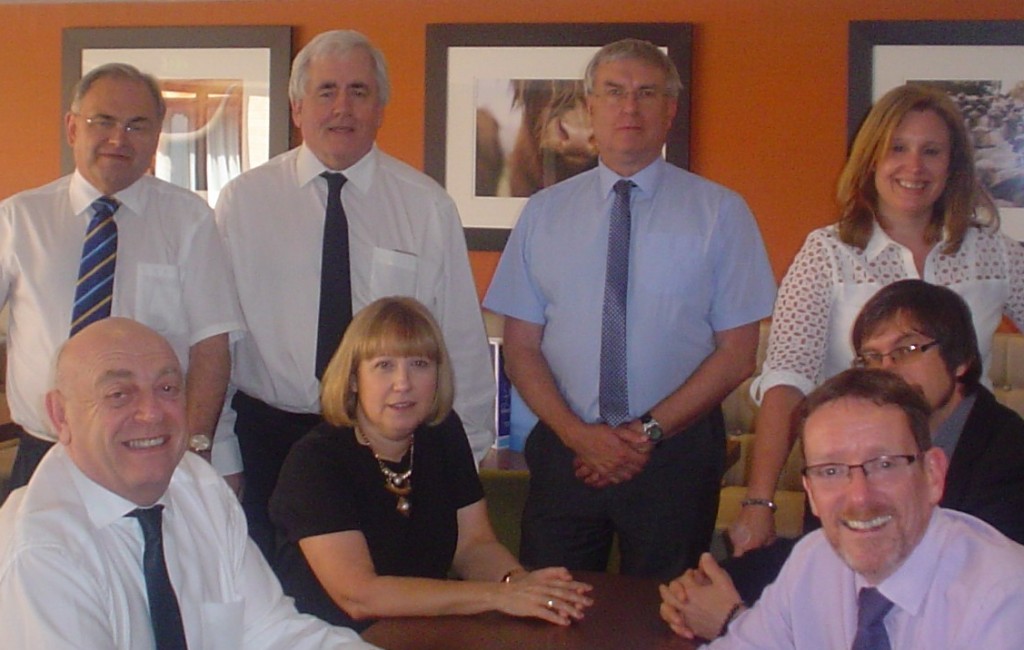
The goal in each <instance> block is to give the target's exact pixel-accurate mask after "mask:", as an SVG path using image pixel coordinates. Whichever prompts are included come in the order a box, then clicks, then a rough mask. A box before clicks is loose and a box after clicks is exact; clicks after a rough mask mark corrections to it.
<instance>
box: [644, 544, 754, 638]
mask: <svg viewBox="0 0 1024 650" xmlns="http://www.w3.org/2000/svg"><path fill="white" fill-rule="evenodd" d="M658 589H659V591H660V592H661V600H662V602H661V609H660V613H661V618H662V619H664V621H665V622H666V623H668V625H669V627H670V628H672V631H674V632H675V633H676V634H678V635H680V636H682V637H685V638H687V639H693V638H696V637H700V638H703V639H709V640H710V639H714V638H716V637H717V636H718V635H719V633H720V632H721V631H722V627H723V626H724V625H725V620H726V618H727V617H728V616H729V613H730V612H731V611H732V610H733V607H734V606H735V605H736V604H737V603H739V602H741V601H742V598H740V595H739V592H738V591H736V587H735V586H734V585H733V583H732V579H731V578H730V577H729V574H728V573H726V572H725V570H724V569H722V567H720V566H719V565H718V563H717V562H715V560H714V558H712V557H711V554H710V553H704V554H703V555H701V556H700V565H699V566H698V568H696V569H688V570H687V571H686V572H685V573H684V574H683V575H681V576H679V577H678V578H676V579H675V580H673V581H672V582H670V583H669V584H667V585H660V586H659V587H658Z"/></svg>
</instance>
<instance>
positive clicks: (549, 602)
mask: <svg viewBox="0 0 1024 650" xmlns="http://www.w3.org/2000/svg"><path fill="white" fill-rule="evenodd" d="M554 608H555V601H554V599H553V598H552V599H550V600H548V609H554Z"/></svg>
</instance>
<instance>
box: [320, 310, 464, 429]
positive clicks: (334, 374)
mask: <svg viewBox="0 0 1024 650" xmlns="http://www.w3.org/2000/svg"><path fill="white" fill-rule="evenodd" d="M383 354H388V355H395V356H399V357H426V358H428V359H430V360H431V361H433V362H434V363H435V364H436V366H437V390H436V391H435V393H434V403H433V405H432V407H431V409H430V413H429V414H428V415H427V423H428V424H431V425H436V424H440V423H441V421H442V420H444V419H445V418H446V417H448V413H449V412H450V411H451V409H452V401H453V399H454V397H455V379H454V376H453V374H452V364H451V361H450V360H449V358H448V350H447V349H446V348H445V345H444V338H443V336H442V335H441V328H440V327H438V325H437V321H435V320H434V317H433V316H431V315H430V312H429V311H427V308H426V307H424V306H423V305H422V304H421V303H420V302H419V301H417V300H414V299H413V298H406V297H399V296H392V297H390V298H381V299H380V300H376V301H374V302H372V303H370V304H369V305H367V306H366V307H365V308H364V309H363V310H362V311H360V312H359V313H358V314H356V316H355V318H353V319H352V323H351V324H350V325H349V326H348V329H347V330H345V336H344V337H342V339H341V345H340V346H338V350H337V351H336V352H335V353H334V356H333V357H331V362H330V363H329V364H328V365H327V370H325V371H324V378H323V383H322V385H321V386H320V406H321V409H322V410H323V416H324V419H325V420H326V421H327V422H329V423H330V424H333V425H334V426H347V427H351V426H355V423H356V404H357V403H358V395H357V394H356V390H355V389H356V387H355V382H356V371H357V370H358V369H359V364H360V363H361V362H363V361H365V360H367V359H372V358H374V357H377V356H380V355H383Z"/></svg>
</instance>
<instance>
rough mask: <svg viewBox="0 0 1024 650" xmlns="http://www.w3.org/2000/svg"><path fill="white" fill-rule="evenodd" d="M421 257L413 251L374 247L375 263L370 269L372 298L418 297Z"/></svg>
mask: <svg viewBox="0 0 1024 650" xmlns="http://www.w3.org/2000/svg"><path fill="white" fill-rule="evenodd" d="M418 271H419V258H418V257H417V256H416V255H413V254H412V253H404V252H402V251H396V250H389V249H386V248H374V249H373V265H372V268H371V270H370V294H371V299H372V300H376V299H377V298H383V297H385V296H411V297H416V277H417V274H418Z"/></svg>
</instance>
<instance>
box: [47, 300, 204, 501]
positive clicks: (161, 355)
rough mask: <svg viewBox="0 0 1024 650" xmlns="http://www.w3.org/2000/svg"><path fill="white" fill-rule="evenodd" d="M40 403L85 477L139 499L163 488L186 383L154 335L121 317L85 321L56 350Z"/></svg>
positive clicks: (179, 440)
mask: <svg viewBox="0 0 1024 650" xmlns="http://www.w3.org/2000/svg"><path fill="white" fill-rule="evenodd" d="M46 407H47V411H48V413H49V415H50V420H51V422H52V424H53V428H54V430H55V431H56V432H57V437H58V439H59V440H60V442H61V444H63V445H65V446H66V447H67V451H68V456H70V457H71V459H72V460H73V461H74V463H75V465H77V466H78V468H79V469H80V470H82V472H83V473H84V474H85V475H86V476H88V477H89V478H90V479H92V480H93V481H95V482H96V483H98V484H100V485H101V486H103V487H105V488H107V489H108V490H110V491H111V492H114V493H115V494H118V495H120V496H122V497H124V498H126V499H128V500H130V501H132V502H134V503H136V504H138V505H143V506H146V505H151V504H152V503H154V502H155V501H156V500H157V499H159V498H160V496H161V495H162V494H163V492H164V490H166V489H167V484H168V483H169V482H170V479H171V475H172V474H173V473H174V468H175V467H176V466H177V464H178V461H180V460H181V457H182V454H184V452H185V445H186V426H185V422H186V420H185V382H184V376H183V373H182V370H181V365H180V364H179V363H178V359H177V357H176V356H175V354H174V351H173V350H172V349H171V346H170V345H169V344H168V343H167V341H165V340H164V339H163V337H161V336H160V335H159V334H157V333H156V332H154V331H153V330H151V329H149V328H148V327H146V326H145V325H142V324H140V323H137V322H135V321H132V320H128V319H125V318H107V319H104V320H102V321H99V322H96V323H94V324H92V325H90V326H89V327H86V328H85V329H83V330H82V331H81V332H79V333H78V334H76V335H75V336H74V337H72V338H71V339H70V340H68V342H67V343H66V344H65V345H64V347H63V349H62V350H61V352H60V354H59V355H58V358H57V368H56V387H55V388H54V389H53V390H52V391H50V393H49V394H47V396H46Z"/></svg>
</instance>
